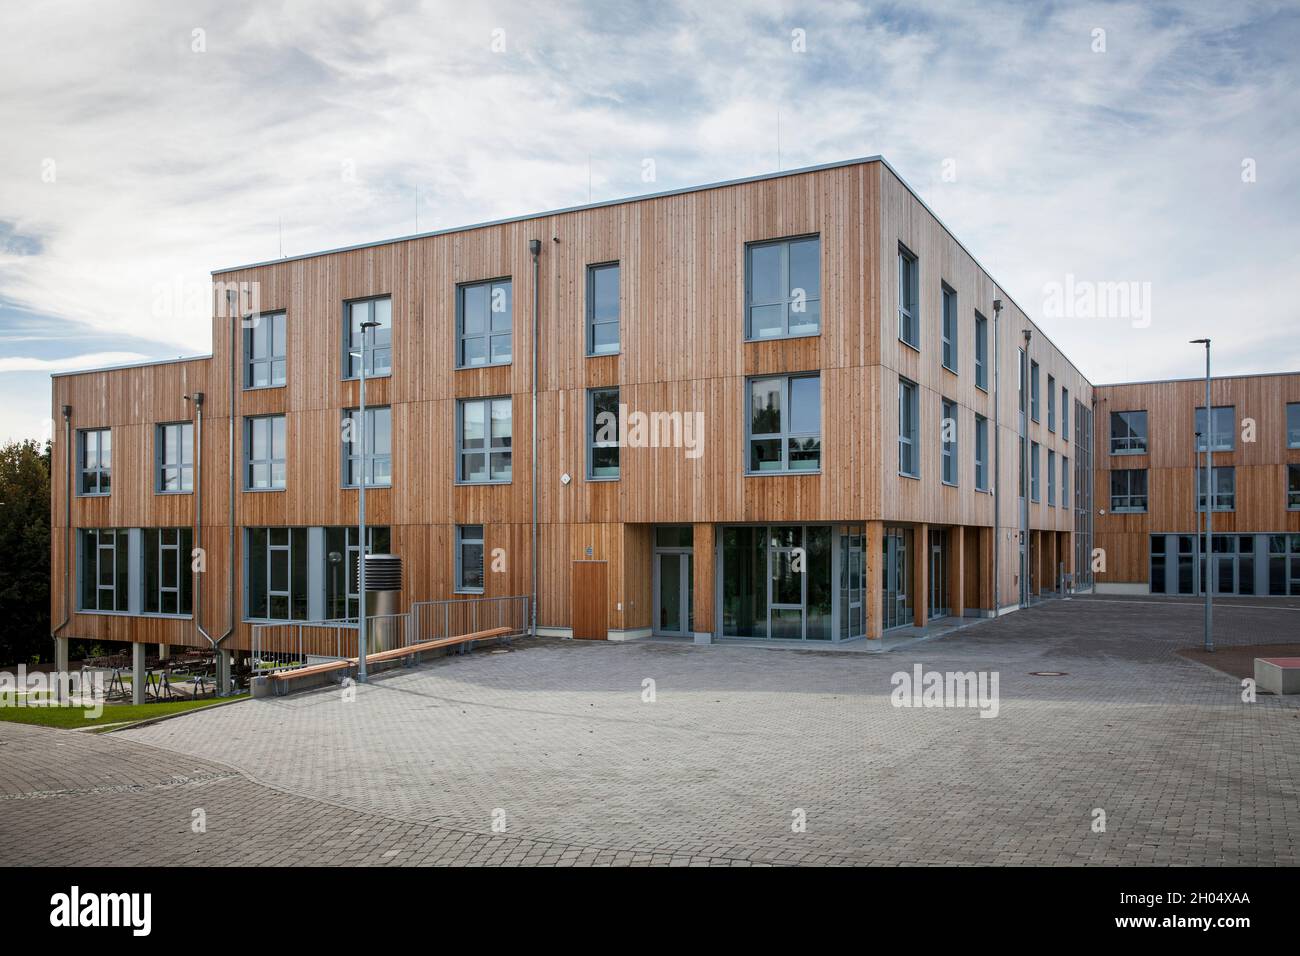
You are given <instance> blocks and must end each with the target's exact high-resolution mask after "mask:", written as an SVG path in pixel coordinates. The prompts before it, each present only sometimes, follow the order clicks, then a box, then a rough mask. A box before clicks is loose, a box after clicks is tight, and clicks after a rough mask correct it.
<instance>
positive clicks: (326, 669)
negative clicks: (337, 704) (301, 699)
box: [266, 661, 356, 694]
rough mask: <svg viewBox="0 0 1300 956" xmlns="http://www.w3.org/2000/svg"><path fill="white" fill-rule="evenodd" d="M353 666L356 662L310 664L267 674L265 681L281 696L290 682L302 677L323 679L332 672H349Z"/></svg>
mask: <svg viewBox="0 0 1300 956" xmlns="http://www.w3.org/2000/svg"><path fill="white" fill-rule="evenodd" d="M355 666H356V661H326V662H325V663H323V664H312V665H310V666H308V667H295V668H293V669H292V670H283V671H276V672H275V673H274V674H268V675H267V676H266V680H268V681H270V685H271V688H272V691H273V692H274V693H276V694H283V693H284V692H285V691H286V690H287V689H288V687H289V681H291V680H301V679H302V678H304V677H323V676H324V675H326V674H332V673H333V672H334V671H342V670H351V669H352V668H353V667H355Z"/></svg>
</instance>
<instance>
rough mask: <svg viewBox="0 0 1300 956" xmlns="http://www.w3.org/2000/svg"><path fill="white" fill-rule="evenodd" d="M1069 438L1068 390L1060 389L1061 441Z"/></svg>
mask: <svg viewBox="0 0 1300 956" xmlns="http://www.w3.org/2000/svg"><path fill="white" fill-rule="evenodd" d="M1069 440H1070V390H1069V389H1068V388H1063V389H1061V441H1069Z"/></svg>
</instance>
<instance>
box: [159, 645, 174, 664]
mask: <svg viewBox="0 0 1300 956" xmlns="http://www.w3.org/2000/svg"><path fill="white" fill-rule="evenodd" d="M171 656H172V647H171V645H170V644H159V645H158V660H160V661H165V660H168V659H169V658H170V657H171Z"/></svg>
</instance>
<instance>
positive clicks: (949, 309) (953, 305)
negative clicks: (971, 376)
mask: <svg viewBox="0 0 1300 956" xmlns="http://www.w3.org/2000/svg"><path fill="white" fill-rule="evenodd" d="M943 367H944V368H946V369H948V370H949V371H950V372H955V371H957V293H956V292H954V291H953V290H952V289H950V288H949V287H948V286H947V285H944V287H943Z"/></svg>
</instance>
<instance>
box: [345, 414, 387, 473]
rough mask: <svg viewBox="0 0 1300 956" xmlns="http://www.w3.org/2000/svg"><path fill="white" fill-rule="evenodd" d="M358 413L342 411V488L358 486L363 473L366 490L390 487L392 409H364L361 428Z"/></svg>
mask: <svg viewBox="0 0 1300 956" xmlns="http://www.w3.org/2000/svg"><path fill="white" fill-rule="evenodd" d="M359 412H360V409H357V408H348V409H344V411H343V485H344V487H347V488H356V487H358V486H360V484H361V480H362V475H363V474H364V475H365V482H366V487H376V486H377V487H387V486H390V485H392V483H393V410H392V408H391V407H390V406H388V405H376V406H367V407H366V419H365V428H364V429H363V428H362V427H361V425H362V422H361V416H360V414H359ZM363 431H364V433H365V434H364V436H363V435H362V432H363ZM363 437H364V439H365V448H364V450H363V449H362V447H361V441H362V438H363Z"/></svg>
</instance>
